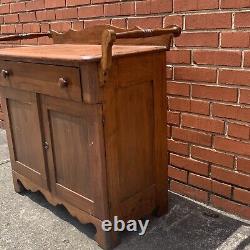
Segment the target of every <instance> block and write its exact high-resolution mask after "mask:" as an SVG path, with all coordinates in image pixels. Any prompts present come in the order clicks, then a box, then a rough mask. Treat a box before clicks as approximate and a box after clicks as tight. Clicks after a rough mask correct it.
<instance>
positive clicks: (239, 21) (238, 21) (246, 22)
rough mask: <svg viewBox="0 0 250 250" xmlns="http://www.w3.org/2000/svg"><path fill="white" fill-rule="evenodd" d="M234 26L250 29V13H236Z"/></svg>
mask: <svg viewBox="0 0 250 250" xmlns="http://www.w3.org/2000/svg"><path fill="white" fill-rule="evenodd" d="M234 25H235V27H237V28H249V27H250V12H236V13H235V21H234Z"/></svg>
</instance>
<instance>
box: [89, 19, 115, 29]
mask: <svg viewBox="0 0 250 250" xmlns="http://www.w3.org/2000/svg"><path fill="white" fill-rule="evenodd" d="M106 24H110V19H109V18H102V19H93V20H85V21H84V27H85V28H87V27H91V26H92V27H93V26H96V25H106Z"/></svg>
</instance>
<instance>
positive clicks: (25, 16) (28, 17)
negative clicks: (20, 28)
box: [19, 12, 36, 22]
mask: <svg viewBox="0 0 250 250" xmlns="http://www.w3.org/2000/svg"><path fill="white" fill-rule="evenodd" d="M19 19H20V22H34V21H36V15H35V12H24V13H20V14H19Z"/></svg>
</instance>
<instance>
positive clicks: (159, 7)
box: [150, 0, 173, 14]
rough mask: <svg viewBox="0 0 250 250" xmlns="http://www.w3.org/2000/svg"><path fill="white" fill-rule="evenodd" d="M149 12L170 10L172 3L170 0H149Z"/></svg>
mask: <svg viewBox="0 0 250 250" xmlns="http://www.w3.org/2000/svg"><path fill="white" fill-rule="evenodd" d="M150 9H151V13H154V14H155V13H166V12H172V10H173V4H172V1H171V0H151V6H150Z"/></svg>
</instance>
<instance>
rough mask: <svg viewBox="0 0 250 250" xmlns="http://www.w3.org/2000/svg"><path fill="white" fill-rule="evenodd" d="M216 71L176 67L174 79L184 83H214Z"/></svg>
mask: <svg viewBox="0 0 250 250" xmlns="http://www.w3.org/2000/svg"><path fill="white" fill-rule="evenodd" d="M216 76H217V73H216V70H215V69H209V68H197V67H176V68H175V74H174V79H175V80H186V81H195V82H198V81H202V82H216Z"/></svg>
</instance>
